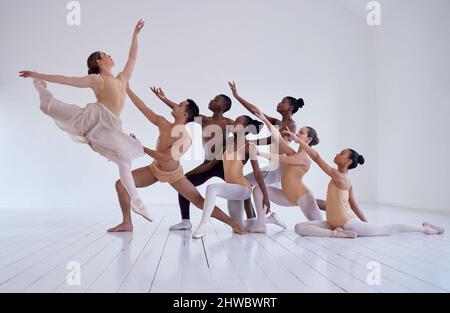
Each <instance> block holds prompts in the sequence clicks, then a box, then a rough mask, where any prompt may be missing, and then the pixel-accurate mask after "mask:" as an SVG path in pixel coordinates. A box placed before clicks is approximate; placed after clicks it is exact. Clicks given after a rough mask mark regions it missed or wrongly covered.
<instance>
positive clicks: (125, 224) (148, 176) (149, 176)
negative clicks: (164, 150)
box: [108, 166, 157, 232]
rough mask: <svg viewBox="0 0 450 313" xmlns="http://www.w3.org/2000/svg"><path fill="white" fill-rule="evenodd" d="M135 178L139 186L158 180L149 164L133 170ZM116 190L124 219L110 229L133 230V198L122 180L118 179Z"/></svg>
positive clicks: (116, 230) (115, 230)
mask: <svg viewBox="0 0 450 313" xmlns="http://www.w3.org/2000/svg"><path fill="white" fill-rule="evenodd" d="M132 176H133V180H134V183H135V185H136V186H137V187H138V188H142V187H147V186H150V185H152V184H154V183H155V182H157V179H156V177H155V176H154V175H153V173H152V172H151V171H150V169H149V168H148V166H145V167H142V168H139V169H136V170H134V171H133V172H132ZM116 191H117V196H118V197H119V203H120V208H121V209H122V216H123V221H122V223H120V224H119V225H117V226H115V227H113V228H111V229H109V230H108V231H109V232H118V231H131V230H133V224H132V222H131V210H130V205H131V198H130V196H129V194H128V192H127V190H126V189H125V187H124V185H123V184H122V182H121V180H118V181H116Z"/></svg>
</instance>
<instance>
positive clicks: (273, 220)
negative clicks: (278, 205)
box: [267, 212, 287, 229]
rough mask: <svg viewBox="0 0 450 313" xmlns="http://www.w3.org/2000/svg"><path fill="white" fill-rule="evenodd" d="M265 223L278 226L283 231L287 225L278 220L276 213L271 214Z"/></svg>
mask: <svg viewBox="0 0 450 313" xmlns="http://www.w3.org/2000/svg"><path fill="white" fill-rule="evenodd" d="M267 222H268V223H271V224H275V225H278V226H280V227H281V228H283V229H286V228H287V225H286V223H285V222H283V220H281V219H280V217H279V216H278V214H277V213H276V212H272V214H270V216H269V217H267Z"/></svg>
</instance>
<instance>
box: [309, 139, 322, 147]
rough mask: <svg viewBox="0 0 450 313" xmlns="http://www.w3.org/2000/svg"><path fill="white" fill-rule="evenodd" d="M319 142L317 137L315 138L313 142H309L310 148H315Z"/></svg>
mask: <svg viewBox="0 0 450 313" xmlns="http://www.w3.org/2000/svg"><path fill="white" fill-rule="evenodd" d="M319 142H320V139H319V137H316V138H314V140H313V141H312V142H311V145H312V146H316V145H318V144H319Z"/></svg>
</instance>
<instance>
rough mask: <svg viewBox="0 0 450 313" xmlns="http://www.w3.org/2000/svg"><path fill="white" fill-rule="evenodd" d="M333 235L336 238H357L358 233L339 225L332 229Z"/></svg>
mask: <svg viewBox="0 0 450 313" xmlns="http://www.w3.org/2000/svg"><path fill="white" fill-rule="evenodd" d="M331 237H334V238H356V237H358V234H357V233H356V232H354V231H351V230H345V229H343V228H342V227H337V228H335V229H333V230H332V231H331Z"/></svg>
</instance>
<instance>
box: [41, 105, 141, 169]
mask: <svg viewBox="0 0 450 313" xmlns="http://www.w3.org/2000/svg"><path fill="white" fill-rule="evenodd" d="M48 111H49V112H48V115H50V116H51V117H52V118H53V119H54V121H55V122H56V125H58V127H59V128H61V129H62V130H63V131H65V132H67V133H68V134H69V135H70V136H71V137H72V139H73V140H74V141H76V142H80V143H85V144H88V145H89V146H90V147H91V148H92V150H94V151H96V152H98V153H99V154H101V155H102V156H104V157H105V158H107V159H108V160H110V161H129V162H131V161H132V160H134V159H136V158H138V157H140V156H143V155H144V148H143V146H142V144H141V142H140V141H139V140H137V139H134V138H132V137H130V136H129V135H127V134H125V133H124V132H123V131H122V122H121V120H120V119H119V118H117V117H116V116H115V115H114V114H113V113H112V112H111V111H109V110H108V109H107V108H106V107H105V106H104V105H103V104H102V103H101V102H95V103H89V104H88V105H86V107H84V108H81V107H79V106H77V105H73V104H67V103H64V102H62V101H60V100H58V99H55V98H52V100H51V101H50V103H49V107H48ZM52 113H56V114H52Z"/></svg>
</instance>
